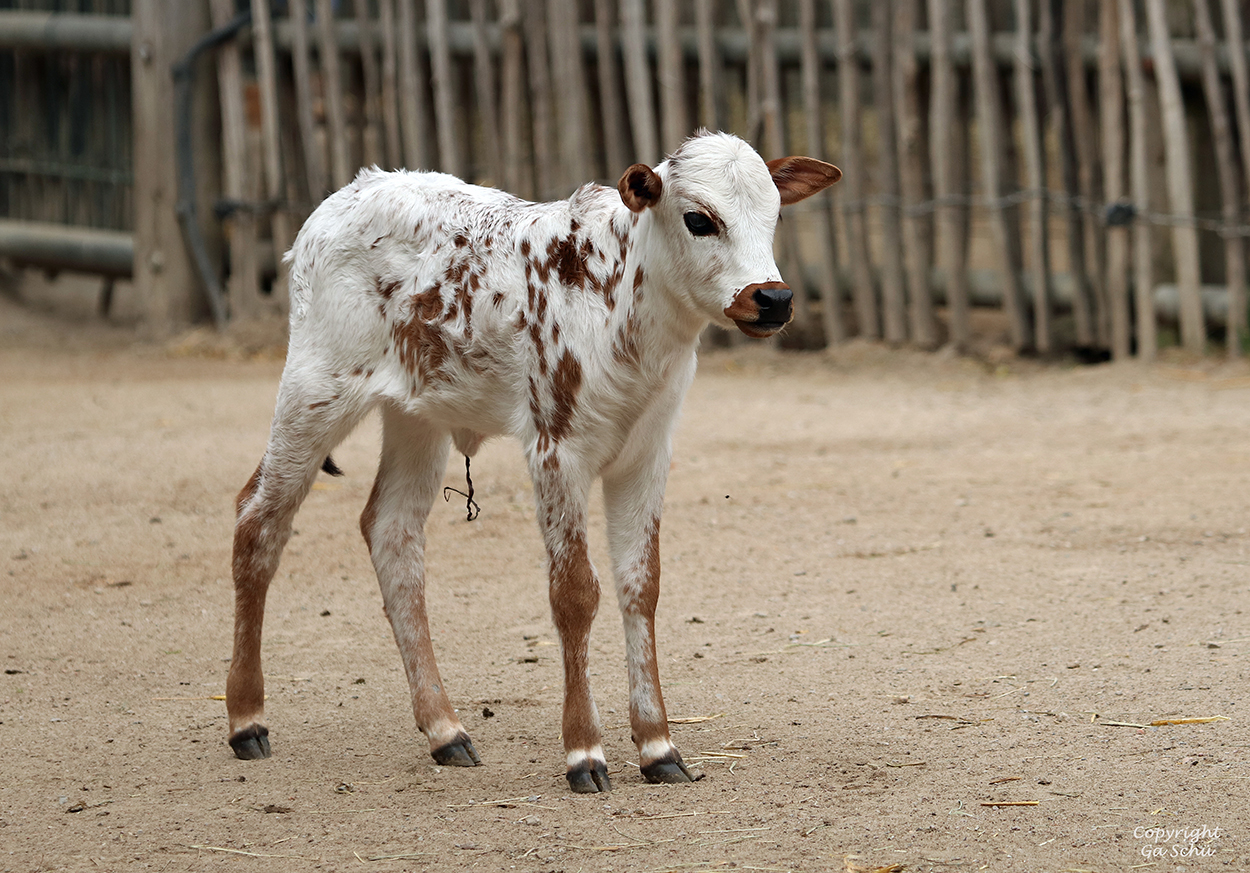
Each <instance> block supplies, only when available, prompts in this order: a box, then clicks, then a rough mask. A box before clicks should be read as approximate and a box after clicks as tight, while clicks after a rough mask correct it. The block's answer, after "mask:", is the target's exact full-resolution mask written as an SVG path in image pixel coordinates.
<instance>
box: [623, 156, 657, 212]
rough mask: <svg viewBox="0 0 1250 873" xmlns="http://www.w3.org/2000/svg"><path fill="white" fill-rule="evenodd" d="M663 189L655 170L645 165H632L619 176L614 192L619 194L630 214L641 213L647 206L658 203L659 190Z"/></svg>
mask: <svg viewBox="0 0 1250 873" xmlns="http://www.w3.org/2000/svg"><path fill="white" fill-rule="evenodd" d="M663 187H664V186H663V184H662V183H661V182H660V177H659V176H657V175H656V174H655V170H653V169H651V168H650V167H648V166H647V165H646V164H634V165H633V166H632V167H630V168H629V169H628V170H626V171H625V174H624V175H623V176H621V181H619V182H617V183H616V190H618V191H620V192H621V200H623V201H624V203H625V205H626V206H628V207H629V209H630V211H631V212H642V210H644V209H646V208H647V207H648V206H654V205H655V204H656V203H659V202H660V190H661V189H662V188H663Z"/></svg>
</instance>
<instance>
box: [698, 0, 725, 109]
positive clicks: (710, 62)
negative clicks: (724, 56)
mask: <svg viewBox="0 0 1250 873" xmlns="http://www.w3.org/2000/svg"><path fill="white" fill-rule="evenodd" d="M717 6H718V0H696V2H695V7H694V12H695V26H696V28H697V29H698V39H699V123H700V124H701V125H703V126H704V127H705V128H707V129H708V130H720V129H721V127H722V125H723V124H724V122H723V121H722V119H723V118H724V117H725V110H724V100H725V88H724V70H723V69H722V67H721V55H720V47H719V46H718V45H717V42H716V25H717V22H718V20H719V19H718V18H717V11H718V10H717Z"/></svg>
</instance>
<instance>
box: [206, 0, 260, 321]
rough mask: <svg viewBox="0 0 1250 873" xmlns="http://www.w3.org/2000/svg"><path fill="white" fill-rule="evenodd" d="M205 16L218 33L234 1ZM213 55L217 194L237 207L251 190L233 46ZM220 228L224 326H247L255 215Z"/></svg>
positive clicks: (254, 309) (218, 2) (253, 301)
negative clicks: (225, 262)
mask: <svg viewBox="0 0 1250 873" xmlns="http://www.w3.org/2000/svg"><path fill="white" fill-rule="evenodd" d="M209 11H210V14H211V16H212V22H213V27H221V26H222V25H224V24H226V23H227V22H229V21H230V19H232V18H234V0H211V2H210V3H209ZM216 54H217V94H218V100H219V102H220V104H221V141H222V150H221V152H222V154H221V158H222V160H221V181H222V185H221V191H222V195H223V196H224V197H225V198H226V199H227V200H232V201H234V202H236V203H240V204H242V203H244V202H246V201H248V200H249V199H250V197H249V195H250V193H251V189H252V187H253V186H252V184H251V178H250V176H251V174H252V168H251V167H250V166H249V158H250V157H251V151H250V150H249V149H248V147H247V118H246V115H245V113H244V109H243V67H242V61H241V59H240V57H239V45H238V43H236V42H235V41H233V40H229V41H227V42H225V43H223V44H222V45H221V46H220V47H219V48H218V49H217V53H216ZM224 224H225V233H226V241H227V243H228V246H229V255H230V276H229V278H228V280H227V282H226V296H227V299H228V300H229V301H230V307H229V309H230V320H231V321H232V322H234V321H247V320H250V319H254V318H255V317H256V315H257V314H258V313H259V311H260V271H259V270H258V268H257V257H256V213H255V211H253V210H251V209H246V208H245V209H238V210H235V211H234V212H232V213H231V214H230V215H229V216H228V217H227V218H226V220H225V222H224Z"/></svg>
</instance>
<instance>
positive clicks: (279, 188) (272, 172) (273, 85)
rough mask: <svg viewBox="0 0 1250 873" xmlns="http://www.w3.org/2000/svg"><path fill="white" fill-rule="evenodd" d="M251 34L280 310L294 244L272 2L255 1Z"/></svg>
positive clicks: (285, 303) (285, 302)
mask: <svg viewBox="0 0 1250 873" xmlns="http://www.w3.org/2000/svg"><path fill="white" fill-rule="evenodd" d="M252 34H253V45H254V49H253V51H254V52H255V56H256V75H257V79H258V80H259V85H260V109H261V116H260V124H261V137H262V139H263V142H264V155H265V197H266V198H268V199H269V201H270V202H271V203H273V204H274V206H273V211H272V212H271V213H270V216H271V218H270V222H269V227H270V235H271V237H272V241H273V249H274V256H275V258H276V259H277V276H276V278H275V279H274V283H273V288H272V289H271V297H272V299H273V302H274V303H275V304H277V306H278V308H279V310H281V311H283V312H285V311H286V310H287V308H288V306H289V304H290V301H289V298H288V289H287V266H286V264H285V263H284V262H283V260H282V255H284V254H285V253H286V250H287V248H288V247H290V245H291V241H292V239H293V236H294V234H293V233H292V232H291V213H290V207H289V206H288V205H287V203H286V200H287V197H286V173H285V171H284V169H283V166H282V131H281V128H280V127H279V124H278V64H277V60H276V58H275V57H274V48H273V20H272V18H271V16H270V11H269V0H252Z"/></svg>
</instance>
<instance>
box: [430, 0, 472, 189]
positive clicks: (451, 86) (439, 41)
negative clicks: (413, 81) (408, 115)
mask: <svg viewBox="0 0 1250 873" xmlns="http://www.w3.org/2000/svg"><path fill="white" fill-rule="evenodd" d="M425 34H426V42H427V44H428V45H429V47H430V86H431V87H432V88H433V90H434V134H435V136H436V138H437V140H438V167H439V169H440V170H442V171H443V172H444V173H451V175H453V176H463V175H464V160H463V153H462V152H461V150H460V142H459V140H460V138H459V137H458V136H457V135H456V123H457V119H458V117H459V116H458V114H457V111H456V109H457V107H456V91H455V81H454V80H453V78H452V71H451V47H450V46H449V45H448V38H447V0H425Z"/></svg>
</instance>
